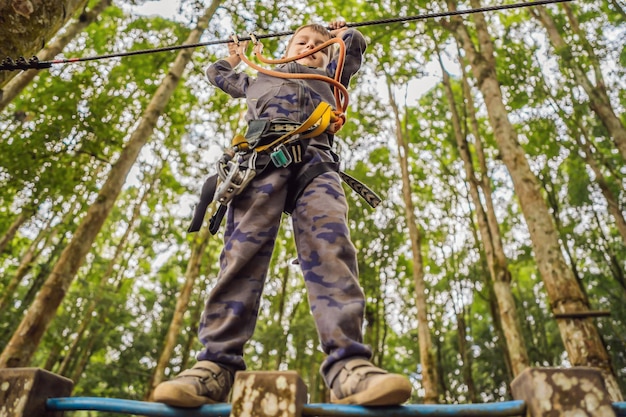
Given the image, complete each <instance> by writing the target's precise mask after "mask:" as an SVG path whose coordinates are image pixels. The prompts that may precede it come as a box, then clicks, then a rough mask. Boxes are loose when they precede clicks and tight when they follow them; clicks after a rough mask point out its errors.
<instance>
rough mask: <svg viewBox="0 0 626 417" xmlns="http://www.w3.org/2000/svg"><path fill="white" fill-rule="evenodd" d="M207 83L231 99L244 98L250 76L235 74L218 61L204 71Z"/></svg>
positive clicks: (224, 62)
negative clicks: (228, 95)
mask: <svg viewBox="0 0 626 417" xmlns="http://www.w3.org/2000/svg"><path fill="white" fill-rule="evenodd" d="M206 75H207V77H208V79H209V82H210V83H211V84H213V85H214V86H216V87H217V88H219V89H220V90H222V91H224V92H225V93H228V94H230V96H231V97H233V98H240V97H245V96H246V92H247V91H248V86H249V85H250V76H249V75H248V74H246V73H244V72H239V73H238V72H235V70H234V69H233V68H232V67H231V66H230V64H229V63H228V62H227V61H225V60H223V59H220V60H219V61H217V62H215V63H213V64H211V65H210V66H209V67H208V68H207V69H206Z"/></svg>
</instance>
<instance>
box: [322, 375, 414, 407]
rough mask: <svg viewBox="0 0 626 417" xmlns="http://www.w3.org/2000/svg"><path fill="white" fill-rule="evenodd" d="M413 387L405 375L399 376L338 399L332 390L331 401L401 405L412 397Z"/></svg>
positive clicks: (336, 402)
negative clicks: (380, 384) (382, 384)
mask: <svg viewBox="0 0 626 417" xmlns="http://www.w3.org/2000/svg"><path fill="white" fill-rule="evenodd" d="M411 391H412V387H411V384H410V383H409V381H407V380H406V379H405V378H404V377H401V376H398V378H394V380H391V381H389V380H388V381H385V385H384V386H382V387H381V386H373V387H371V388H369V389H367V390H365V391H361V392H357V393H356V394H353V395H349V396H347V397H345V398H342V399H338V398H337V397H335V395H334V393H333V392H332V391H331V395H330V397H331V398H330V402H331V403H333V404H356V405H400V404H402V403H403V402H405V401H406V400H408V399H409V398H410V397H411Z"/></svg>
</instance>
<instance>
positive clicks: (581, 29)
mask: <svg viewBox="0 0 626 417" xmlns="http://www.w3.org/2000/svg"><path fill="white" fill-rule="evenodd" d="M63 3H67V4H65V6H66V10H67V11H72V13H69V12H68V13H67V18H66V19H65V20H64V21H62V22H61V23H62V24H59V27H62V29H61V30H60V31H58V32H57V31H56V30H55V31H54V33H51V34H49V36H48V37H45V41H46V42H45V43H44V45H43V46H45V47H44V49H41V47H42V45H41V44H38V45H36V46H34V47H31V50H29V51H27V52H28V53H23V55H25V56H27V57H28V56H30V55H32V54H35V53H37V54H38V56H39V57H40V59H42V60H50V59H53V58H55V57H66V58H70V57H90V56H95V55H102V54H111V53H118V52H124V51H133V50H142V49H147V48H160V47H165V46H171V45H180V44H183V43H190V44H193V43H197V42H207V41H214V40H218V39H228V37H229V36H230V34H231V32H232V31H233V30H234V31H235V32H237V33H239V34H242V35H246V34H248V33H249V32H251V31H253V32H255V33H257V34H270V33H277V32H281V31H287V30H293V29H295V28H296V27H297V26H299V25H300V24H302V23H303V22H310V21H316V22H329V21H331V20H334V19H336V18H338V17H339V18H343V19H345V20H346V21H347V22H357V23H358V22H364V21H370V20H378V19H382V18H389V17H392V18H395V17H401V16H413V15H418V14H421V13H436V12H442V11H448V10H457V9H459V10H462V9H468V8H475V7H481V6H493V5H497V4H500V3H498V2H490V3H484V4H483V3H480V2H479V0H469V1H459V2H457V1H454V0H447V1H445V2H444V1H436V2H433V1H429V2H425V1H416V2H410V3H407V2H400V1H393V0H385V1H379V2H360V1H350V0H348V1H341V2H339V1H322V2H317V3H311V4H303V3H302V2H292V1H280V0H276V1H265V0H263V1H254V2H253V1H237V2H230V1H226V0H224V1H220V0H213V1H212V2H210V3H209V2H208V0H207V2H206V3H205V2H203V1H200V0H196V1H183V2H181V4H180V6H179V13H178V15H177V16H176V17H175V18H174V19H169V18H164V17H159V16H145V15H139V14H137V13H134V12H133V10H134V9H132V7H131V6H133V5H136V4H141V3H143V2H141V1H133V2H131V1H123V0H116V1H112V0H90V1H84V0H83V1H77V0H66V1H65V2H63ZM147 4H148V5H149V2H147ZM503 4H504V3H503ZM509 4H510V2H509ZM5 12H6V10H3V11H2V13H0V15H2V14H3V13H5ZM35 12H36V11H35ZM12 13H13V14H14V15H11V16H12V18H13V17H14V18H15V19H17V20H14V21H15V22H18V21H19V22H21V24H22V25H24V27H29V26H28V25H31V26H34V23H33V22H34V20H29V19H28V18H25V17H24V16H23V15H24V13H26V14H28V10H26V11H25V12H24V11H21V13H22V14H20V13H14V11H12ZM6 16H8V15H5V17H6ZM19 19H21V20H19ZM57 23H58V22H57ZM16 27H17V26H16ZM49 27H52V25H49ZM6 28H7V26H5V29H6ZM33 30H40V29H36V28H33ZM359 30H361V31H362V32H363V33H364V35H365V36H366V37H367V39H368V40H369V47H368V50H367V54H366V62H365V64H364V66H363V68H362V70H361V71H360V72H359V74H358V75H357V77H356V78H355V79H354V80H353V82H352V84H351V94H350V103H351V104H350V107H349V110H348V122H347V124H346V126H345V127H344V128H343V129H342V130H341V132H340V133H339V135H338V137H337V139H336V151H337V152H338V153H339V154H340V155H341V158H342V163H343V169H344V170H345V171H346V172H348V173H349V174H351V175H353V176H355V177H357V178H359V179H360V180H362V181H363V182H364V183H366V184H367V185H368V186H369V187H370V188H372V189H373V190H375V191H376V192H377V193H378V194H379V195H380V196H381V197H383V203H382V204H381V205H380V206H379V207H378V208H376V209H371V208H369V207H368V206H367V204H365V203H364V201H362V200H360V199H359V197H358V196H357V195H356V194H355V193H353V192H351V191H350V190H349V189H346V192H347V195H348V198H349V199H350V203H351V211H350V225H351V228H352V229H351V230H352V237H353V240H354V242H355V245H356V246H357V249H358V253H359V256H360V258H359V267H360V274H361V284H362V286H363V289H364V291H365V293H366V297H367V309H366V327H365V338H366V341H367V343H369V344H370V345H372V347H373V349H374V362H375V363H377V364H378V365H380V366H382V367H384V368H386V369H388V370H390V371H395V372H399V373H402V374H405V375H407V376H409V378H410V379H411V381H412V383H413V384H414V387H415V391H414V396H413V398H412V400H411V402H414V403H437V402H443V403H468V402H485V401H500V400H506V399H510V393H509V384H510V382H511V380H512V379H513V378H514V377H515V376H517V375H519V373H520V372H522V371H523V370H524V369H526V368H528V367H531V366H538V367H569V366H594V367H598V368H600V369H601V370H602V372H603V374H604V376H605V381H606V382H607V387H608V388H609V390H610V392H611V393H612V396H613V398H614V399H615V400H621V399H622V392H626V391H625V389H626V339H625V336H624V335H625V334H626V309H625V308H624V307H623V306H624V302H625V301H626V275H625V269H626V221H625V219H624V205H625V203H626V194H625V186H626V181H625V177H626V168H625V164H624V161H625V159H626V112H625V111H624V107H625V105H626V74H625V69H626V46H625V44H624V42H623V39H626V4H625V3H624V2H623V1H621V0H598V1H592V2H588V1H576V2H566V3H560V4H555V5H546V6H536V5H535V6H532V7H525V8H519V9H511V10H505V11H498V12H489V13H484V14H473V15H471V16H470V15H466V16H453V17H446V18H439V19H427V20H420V21H413V22H406V23H393V24H379V25H372V26H363V27H360V28H359ZM16 32H17V31H16ZM5 34H6V33H3V35H5ZM40 37H44V35H41V36H40ZM8 41H9V38H8V35H7V37H6V38H5V39H4V40H2V41H0V52H1V54H2V56H1V57H0V58H4V56H11V57H12V58H14V59H15V58H17V56H15V54H13V55H11V54H10V53H13V52H14V51H13V50H11V49H10V48H9V47H8V43H9V42H8ZM285 41H286V38H268V39H264V40H263V43H264V45H265V51H266V54H270V55H273V56H276V57H278V56H280V55H281V53H282V52H283V51H284V48H285ZM33 49H34V50H33ZM226 50H227V49H226V46H225V45H214V46H208V47H194V48H188V49H180V50H176V51H169V52H158V53H150V54H139V55H134V56H128V57H124V58H110V59H100V60H93V61H87V62H80V63H73V64H63V65H53V66H52V67H51V68H50V69H45V70H40V71H37V70H31V71H25V72H20V73H18V72H8V71H2V72H0V86H1V87H2V92H3V94H2V97H0V110H1V113H0V351H1V352H2V353H1V354H0V367H15V366H32V367H41V368H45V369H48V370H50V371H52V372H55V373H58V374H61V375H64V376H67V377H69V378H71V379H72V380H73V381H74V382H75V389H74V395H80V396H105V397H117V398H129V399H149V398H150V394H151V392H152V389H153V387H154V386H155V385H156V384H158V383H159V382H160V381H162V380H163V379H167V378H169V377H171V376H173V375H175V374H176V373H178V372H179V371H180V370H182V369H184V368H187V367H188V366H190V365H191V364H192V363H193V361H194V354H195V353H196V352H197V351H198V350H199V349H200V347H201V346H200V344H199V342H198V340H197V337H196V328H197V325H198V319H199V316H200V312H201V310H202V307H203V300H204V299H205V297H206V295H207V292H208V291H210V289H211V288H212V286H213V285H214V283H215V277H216V275H217V270H218V257H219V253H220V250H221V232H220V233H218V235H217V236H212V235H210V234H209V233H208V231H207V228H206V227H205V228H203V229H202V230H201V231H200V232H199V233H196V234H188V233H187V232H186V229H187V226H188V224H189V222H190V218H191V211H192V208H193V204H194V203H195V202H196V201H197V199H198V196H199V192H200V188H201V185H202V183H203V181H204V179H205V177H206V176H208V175H209V174H211V173H212V172H213V170H214V164H215V161H216V159H217V158H218V157H219V155H220V154H221V151H222V149H223V148H224V147H226V146H227V145H228V144H229V142H230V139H231V138H232V137H233V136H234V135H235V134H236V133H240V132H243V130H244V129H245V125H244V123H243V120H242V115H243V113H244V103H243V102H242V101H241V100H233V99H231V98H229V97H228V96H227V95H226V94H224V93H222V92H220V91H218V90H216V89H215V88H213V87H212V86H210V84H209V83H208V82H207V80H206V79H205V77H204V74H203V69H204V68H205V67H206V66H207V65H208V64H209V63H210V62H213V61H215V60H216V59H218V58H219V57H222V56H224V55H225V54H226ZM29 54H30V55H29ZM241 69H242V70H246V71H249V69H246V68H244V67H243V66H242V67H241ZM251 74H253V72H251ZM426 83H427V85H426V86H423V85H422V84H426ZM417 91H419V94H417V93H416V92H417ZM207 217H208V216H207ZM294 258H295V247H294V244H293V241H292V231H291V225H290V222H289V221H288V218H286V219H285V221H284V222H283V227H282V229H281V232H280V234H279V237H278V240H277V244H276V249H275V252H274V258H273V262H272V264H271V268H270V271H269V275H268V279H267V285H266V290H265V293H264V298H263V302H262V305H261V310H260V315H259V321H258V325H257V328H256V332H255V335H254V338H253V340H252V341H251V342H250V343H249V344H248V345H247V347H246V352H245V353H246V359H247V364H248V367H249V369H252V370H261V369H262V370H273V369H290V370H296V371H298V372H299V373H300V375H301V376H302V377H303V378H304V380H305V381H306V383H307V385H308V387H309V393H310V396H311V398H310V400H311V401H312V402H320V401H326V399H327V397H326V396H327V392H326V390H325V388H324V386H323V383H322V381H321V378H320V377H319V374H318V368H319V365H320V363H321V362H322V360H323V358H324V355H323V353H322V352H321V350H320V348H319V342H318V339H317V333H316V331H315V326H314V323H313V321H312V318H311V315H310V313H309V308H308V302H307V299H306V292H305V290H304V287H303V283H302V278H301V275H300V272H299V269H298V265H295V264H294V262H293V260H294Z"/></svg>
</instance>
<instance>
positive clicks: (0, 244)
mask: <svg viewBox="0 0 626 417" xmlns="http://www.w3.org/2000/svg"><path fill="white" fill-rule="evenodd" d="M32 215H33V212H29V211H28V212H27V211H25V210H22V211H21V212H20V214H18V215H17V217H16V218H15V219H13V222H12V223H11V224H10V225H9V229H8V230H7V231H6V232H4V235H2V237H1V238H0V253H2V252H4V250H5V249H6V247H7V245H8V244H9V242H10V241H11V240H13V238H14V237H15V235H16V234H17V231H18V230H19V229H20V227H22V225H23V224H24V223H26V220H28V219H29V218H30V216H32Z"/></svg>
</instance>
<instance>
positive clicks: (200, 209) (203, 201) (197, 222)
mask: <svg viewBox="0 0 626 417" xmlns="http://www.w3.org/2000/svg"><path fill="white" fill-rule="evenodd" d="M216 188H217V174H214V175H211V176H210V177H209V178H207V179H206V181H204V185H203V186H202V193H201V194H200V201H199V202H198V204H197V205H196V208H195V210H194V212H193V219H192V220H191V225H189V228H188V229H187V232H189V233H191V232H197V231H198V230H200V228H201V227H202V223H203V222H204V215H205V214H206V210H207V208H208V207H209V204H211V202H212V201H213V196H214V195H215V189H216ZM222 215H223V214H222ZM220 220H221V219H220ZM218 227H219V226H218ZM214 234H215V233H214Z"/></svg>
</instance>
